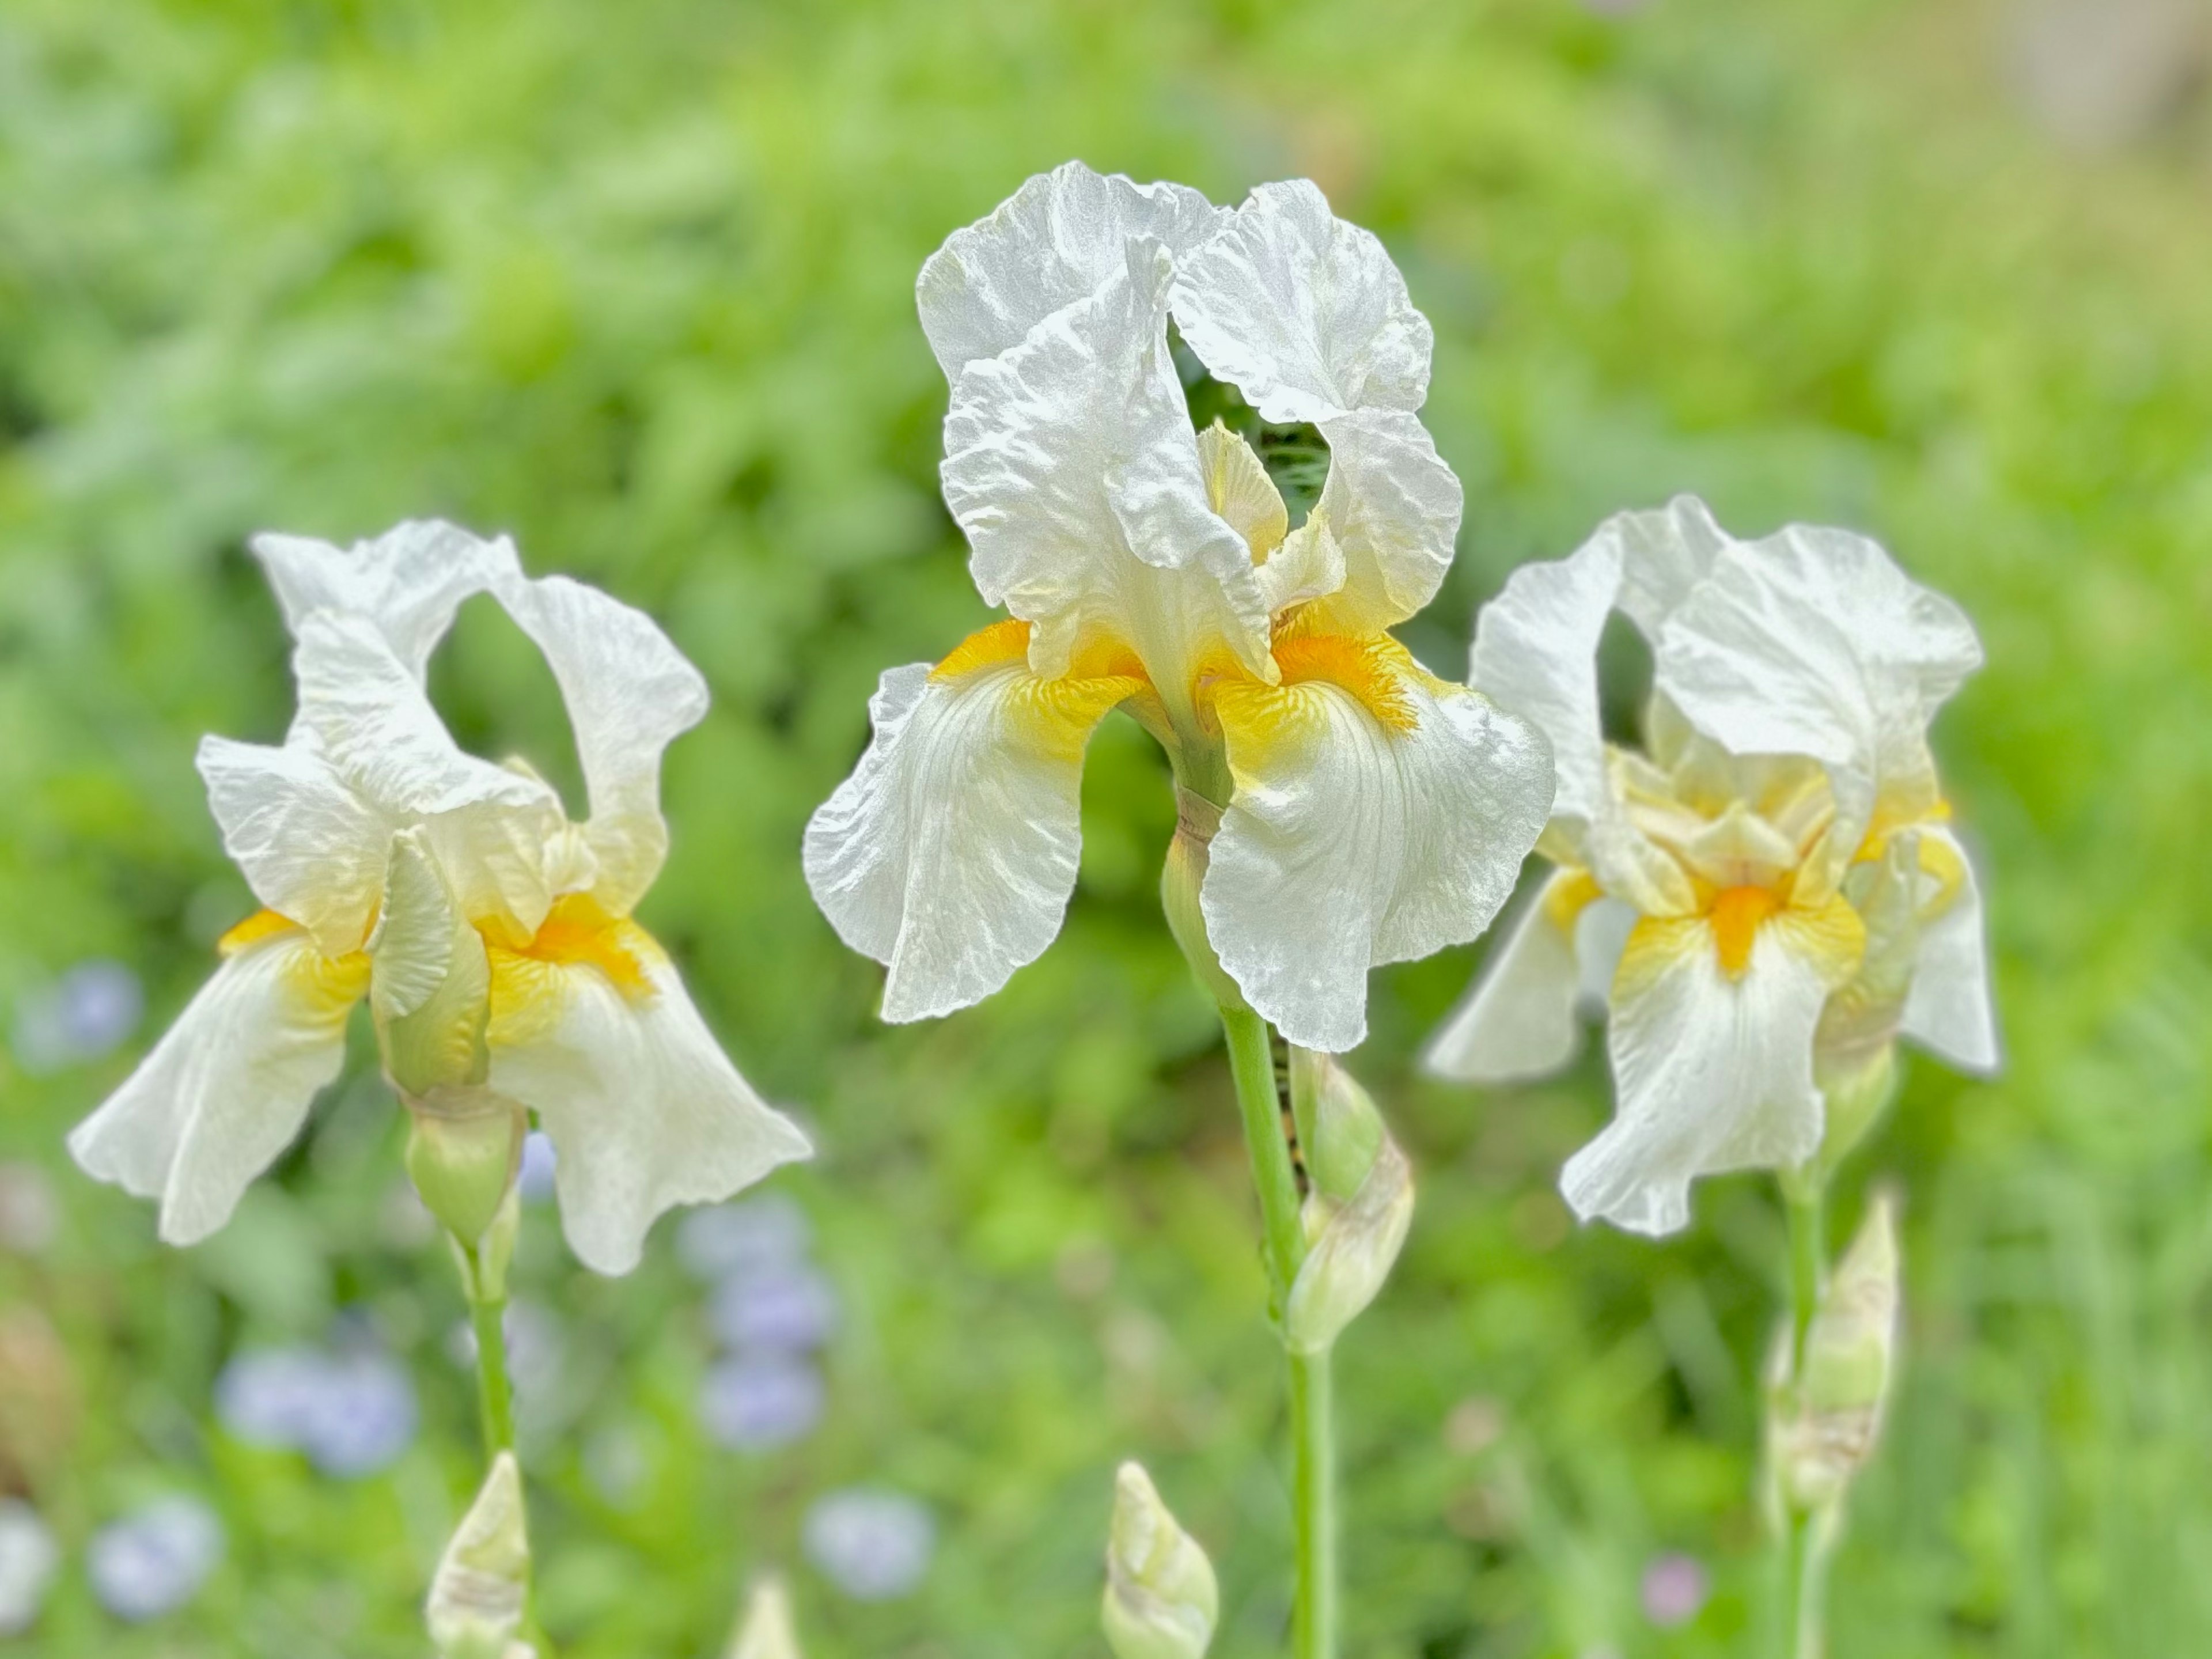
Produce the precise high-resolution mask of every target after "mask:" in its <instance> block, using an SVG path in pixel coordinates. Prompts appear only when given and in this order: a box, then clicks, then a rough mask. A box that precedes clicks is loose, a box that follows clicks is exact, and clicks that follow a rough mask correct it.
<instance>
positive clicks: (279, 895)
mask: <svg viewBox="0 0 2212 1659" xmlns="http://www.w3.org/2000/svg"><path fill="white" fill-rule="evenodd" d="M199 769H200V776H201V777H202V778H204V780H206V782H207V791H208V804H209V805H210V807H211V808H212V809H213V810H214V812H215V819H216V823H218V824H220V825H221V826H222V845H223V850H224V851H225V852H227V853H228V854H230V856H231V859H232V861H233V862H234V863H235V864H236V865H237V866H238V867H239V868H240V870H241V871H243V872H245V875H246V884H247V885H248V886H250V887H251V888H252V889H253V896H254V897H256V898H258V899H259V900H260V901H261V902H262V903H264V904H265V905H267V906H268V907H269V908H270V909H271V910H274V911H276V913H277V914H278V915H282V916H284V917H286V918H287V919H289V920H290V921H295V922H297V923H298V924H299V925H300V926H301V927H304V928H306V929H307V932H308V933H310V934H312V935H313V938H314V941H315V944H316V945H318V946H319V948H320V949H321V950H322V951H324V952H325V954H326V955H330V956H342V955H343V954H344V953H345V952H347V951H354V950H358V949H359V948H360V946H361V942H362V938H363V937H364V936H365V935H366V934H367V933H368V927H369V922H370V921H371V920H372V919H373V917H374V915H375V911H376V905H377V900H378V898H379V897H380V895H381V894H382V893H383V890H384V866H385V860H386V854H387V853H388V851H389V849H390V846H391V841H392V823H391V821H390V820H389V819H388V818H387V817H386V816H385V815H384V814H383V813H381V812H380V811H377V810H376V808H375V807H374V806H372V805H370V804H369V803H368V801H366V800H364V799H362V797H361V796H360V795H358V794H357V793H355V792H354V790H353V789H352V788H351V787H349V786H348V785H347V783H346V781H345V780H344V779H343V778H341V777H340V776H339V775H337V772H336V771H335V770H334V769H332V768H331V764H330V763H329V762H328V761H326V760H325V759H324V758H323V757H321V756H320V755H319V754H315V753H313V752H312V751H310V750H305V749H301V748H296V747H289V746H288V747H286V748H283V749H270V748H267V747H264V745H262V744H251V743H234V742H232V741H231V740H230V739H229V738H202V739H201V740H200V751H199Z"/></svg>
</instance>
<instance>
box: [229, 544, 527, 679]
mask: <svg viewBox="0 0 2212 1659" xmlns="http://www.w3.org/2000/svg"><path fill="white" fill-rule="evenodd" d="M252 547H253V552H254V556H256V557H257V558H258V559H259V560H260V561H261V563H262V568H264V569H265V570H266V571H267V572H268V573H269V582H270V586H272V587H274V588H275V589H276V603H277V605H279V606H280V607H281V608H282V609H283V612H284V622H285V625H286V626H287V627H289V629H291V630H292V632H293V633H294V634H295V635H297V634H298V633H299V631H300V624H301V623H303V622H304V621H306V620H307V617H308V616H309V615H310V614H311V613H313V612H314V611H323V610H331V611H350V612H353V613H354V614H356V615H357V616H362V617H367V618H368V620H369V621H370V622H372V623H374V624H375V625H376V627H377V629H379V630H380V632H381V633H382V634H383V635H384V637H385V639H386V641H388V642H389V643H390V645H391V647H392V654H393V655H394V656H396V657H398V659H399V661H400V663H401V665H403V666H404V667H405V669H406V670H407V671H408V672H409V673H410V674H411V675H413V676H414V677H415V678H416V679H417V680H420V679H421V678H422V668H423V665H424V664H426V663H427V662H428V661H429V659H430V653H431V652H432V651H433V650H434V649H435V647H436V646H437V643H438V641H440V640H441V638H443V637H444V635H445V632H446V630H447V629H448V628H449V627H451V626H452V625H453V612H454V611H456V610H458V609H459V606H460V603H461V601H462V600H464V599H467V598H468V597H469V596H470V595H471V594H472V593H479V592H483V590H484V589H485V588H487V587H489V586H491V585H492V583H493V582H494V581H495V580H497V579H498V578H499V577H500V576H501V574H504V573H506V572H507V571H511V570H513V568H514V548H513V544H512V543H510V542H508V541H507V538H505V537H503V536H502V537H501V538H499V539H498V540H497V541H490V542H488V541H485V540H483V538H481V537H477V536H472V535H471V534H470V533H469V532H467V531H465V530H463V529H461V528H459V526H454V525H450V524H441V523H439V522H437V521H436V520H429V521H427V522H409V523H406V524H402V525H398V526H394V527H393V528H392V529H390V530H387V531H386V532H384V534H383V535H381V536H379V537H377V538H374V540H372V541H365V542H356V543H355V544H353V545H352V546H351V547H350V548H345V549H340V548H337V547H334V546H332V545H331V544H330V543H328V542H319V541H315V540H313V539H312V538H309V537H306V536H283V535H276V534H264V535H259V536H256V537H255V538H253V542H252Z"/></svg>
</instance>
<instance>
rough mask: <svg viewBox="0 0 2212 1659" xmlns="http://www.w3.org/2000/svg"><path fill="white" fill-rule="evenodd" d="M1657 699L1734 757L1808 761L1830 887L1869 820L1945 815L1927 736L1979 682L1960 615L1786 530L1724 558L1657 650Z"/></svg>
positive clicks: (1876, 568)
mask: <svg viewBox="0 0 2212 1659" xmlns="http://www.w3.org/2000/svg"><path fill="white" fill-rule="evenodd" d="M1653 643H1654V647H1655V651H1654V657H1655V669H1656V671H1655V675H1654V680H1655V684H1656V689H1657V690H1659V691H1660V692H1661V693H1662V694H1663V695H1664V696H1668V697H1670V698H1672V699H1673V700H1674V703H1675V705H1676V706H1677V707H1678V708H1680V709H1681V711H1682V712H1683V713H1684V714H1686V715H1687V716H1688V717H1689V718H1690V720H1692V722H1693V723H1694V724H1695V725H1696V726H1697V727H1698V728H1699V730H1700V731H1702V732H1705V734H1706V735H1707V736H1709V737H1711V738H1714V739H1715V740H1716V741H1717V742H1719V743H1720V744H1723V745H1725V746H1726V747H1727V748H1729V749H1730V750H1734V751H1735V752H1736V753H1737V754H1740V755H1751V754H1796V755H1809V756H1811V757H1813V758H1814V759H1815V760H1817V761H1819V762H1820V763H1821V764H1822V765H1823V766H1825V767H1826V768H1827V769H1828V775H1829V778H1830V780H1831V782H1832V787H1833V789H1834V792H1835V797H1836V809H1837V821H1836V827H1835V829H1833V830H1832V833H1831V835H1830V836H1829V840H1828V846H1827V850H1826V854H1825V856H1824V858H1823V859H1822V860H1820V867H1819V869H1818V870H1817V871H1816V872H1815V874H1816V880H1817V882H1819V883H1824V884H1828V885H1832V884H1833V883H1834V882H1835V881H1836V880H1837V879H1838V878H1840V876H1841V874H1842V872H1843V869H1844V866H1846V865H1847V864H1848V863H1849V862H1850V860H1851V859H1853V858H1854V857H1856V856H1857V853H1858V851H1859V845H1860V842H1861V840H1862V838H1863V836H1865V834H1866V832H1867V830H1868V829H1869V826H1871V825H1874V824H1875V823H1876V821H1877V819H1879V820H1881V821H1882V822H1885V823H1905V822H1911V821H1913V820H1916V819H1920V818H1924V817H1928V816H1929V815H1930V814H1931V813H1933V812H1935V811H1937V810H1939V808H1940V805H1941V796H1940V795H1939V793H1938V792H1937V788H1936V768H1935V762H1934V760H1933V759H1932V757H1930V756H1929V750H1928V727H1929V723H1930V721H1932V720H1934V718H1935V715H1936V709H1937V708H1940V707H1941V706H1942V703H1943V702H1944V701H1945V700H1946V699H1947V698H1948V697H1949V696H1951V694H1952V693H1953V692H1954V691H1955V690H1958V689H1959V686H1960V684H1961V683H1962V682H1963V681H1964V680H1965V679H1966V676H1967V675H1968V674H1970V673H1972V671H1974V670H1975V669H1976V668H1978V666H1980V665H1981V660H1982V648H1981V643H1980V641H1978V640H1977V639H1976V638H1975V637H1974V629H1973V624H1972V623H1970V622H1968V621H1967V619H1966V613H1965V612H1964V611H1960V609H1959V607H1958V606H1957V605H1954V604H1953V603H1952V602H1951V601H1950V600H1949V599H1945V598H1944V597H1943V596H1942V594H1940V593H1936V592H1932V591H1930V590H1929V589H1928V588H1925V587H1923V586H1920V585H1919V584H1918V583H1917V582H1915V581H1913V580H1911V578H1910V577H1908V576H1906V575H1905V573H1904V572H1903V571H1902V570H1899V568H1897V566H1896V565H1895V563H1893V562H1892V561H1891V559H1890V557H1889V556H1888V555H1887V553H1885V552H1883V551H1882V550H1881V547H1880V546H1879V545H1878V544H1875V543H1874V542H1872V541H1869V539H1867V538H1865V537H1863V536H1858V535H1854V534H1852V533H1851V532H1849V531H1844V530H1828V529H1821V528H1818V527H1815V526H1804V525H1792V526H1790V527H1788V528H1787V529H1785V530H1783V531H1781V532H1778V534H1776V535H1772V536H1770V537H1767V538H1765V540H1763V541H1758V542H1736V543H1732V544H1729V547H1727V548H1726V549H1725V550H1723V552H1722V553H1720V554H1719V556H1717V558H1716V559H1715V560H1714V562H1713V564H1712V567H1711V572H1710V574H1709V575H1708V578H1707V580H1705V581H1703V582H1700V583H1699V585H1698V586H1697V587H1696V588H1695V590H1694V591H1693V592H1692V593H1691V594H1690V595H1689V596H1688V597H1687V598H1686V599H1685V600H1684V601H1683V602H1682V604H1681V605H1680V607H1679V608H1678V609H1677V610H1675V611H1674V613H1673V614H1672V615H1671V616H1670V617H1668V619H1667V623H1666V624H1665V626H1664V627H1663V628H1662V629H1661V630H1660V633H1659V636H1658V638H1657V639H1656V640H1655V641H1654V642H1653Z"/></svg>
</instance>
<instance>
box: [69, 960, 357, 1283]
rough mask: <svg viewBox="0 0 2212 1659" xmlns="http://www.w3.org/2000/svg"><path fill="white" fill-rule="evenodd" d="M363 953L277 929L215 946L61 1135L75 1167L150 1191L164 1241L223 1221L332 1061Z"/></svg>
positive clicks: (285, 1137)
mask: <svg viewBox="0 0 2212 1659" xmlns="http://www.w3.org/2000/svg"><path fill="white" fill-rule="evenodd" d="M367 983H368V969H367V958H365V957H349V958H347V959H344V960H342V961H337V962H332V961H331V960H329V959H328V958H325V957H324V956H322V954H321V953H320V952H319V951H317V950H316V949H315V948H314V946H313V944H311V943H310V942H309V940H308V939H307V935H306V934H304V933H298V932H294V931H289V930H288V931H286V932H284V933H279V934H276V935H274V936H273V937H271V938H269V939H264V940H262V941H259V942H258V943H255V944H252V945H246V946H245V947H244V948H243V949H241V950H240V951H237V952H236V953H235V954H234V955H233V956H230V957H227V958H226V959H225V960H224V962H223V963H222V966H221V967H219V968H217V969H216V971H215V975H214V976H213V977H212V978H210V980H209V981H208V982H207V983H206V984H205V985H204V986H203V987H200V992H199V994H198V995H197V996H196V997H194V998H193V999H192V1000H191V1005H190V1006H188V1007H186V1008H185V1012H183V1013H182V1014H181V1015H180V1016H179V1017H178V1019H177V1023H176V1024H174V1025H173V1026H171V1027H170V1028H169V1030H168V1032H167V1035H165V1036H163V1037H162V1038H161V1042H159V1043H157V1044H156V1045H155V1048H154V1052H153V1053H152V1054H149V1055H147V1056H146V1058H145V1060H143V1061H142V1062H141V1063H140V1065H139V1066H138V1069H137V1071H135V1072H133V1073H131V1076H130V1078H129V1079H127V1080H126V1081H125V1083H124V1085H123V1086H122V1087H121V1088H119V1089H118V1090H117V1091H115V1092H114V1093H113V1094H112V1095H111V1096H109V1097H108V1098H107V1101H106V1104H104V1105H103V1106H101V1107H100V1109H99V1110H98V1111H96V1112H94V1114H93V1115H91V1116H90V1117H88V1118H87V1119H86V1120H85V1121H83V1122H82V1123H81V1124H79V1125H78V1126H77V1127H76V1130H75V1132H74V1133H71V1134H70V1139H69V1145H70V1152H72V1153H73V1154H74V1155H75V1156H76V1161H77V1162H78V1163H79V1164H82V1165H83V1167H84V1169H85V1170H86V1172H87V1173H88V1174H90V1175H93V1176H98V1177H99V1178H100V1180H102V1181H112V1182H116V1183H117V1184H118V1185H119V1186H121V1187H122V1188H124V1189H125V1191H127V1192H130V1193H133V1194H137V1196H138V1197H140V1198H155V1199H159V1200H161V1237H162V1239H163V1240H164V1242H166V1243H171V1244H191V1243H197V1241H198V1240H200V1239H203V1238H205V1237H207V1236H208V1235H209V1234H210V1233H212V1232H214V1231H216V1229H217V1228H219V1227H221V1226H222V1224H223V1223H224V1222H226V1221H228V1219H230V1214H231V1212H232V1211H233V1210H234V1209H236V1208H237V1207H238V1200H239V1199H240V1196H241V1195H242V1194H244V1193H245V1191H246V1188H247V1187H248V1186H249V1185H250V1184H251V1183H252V1181H253V1178H254V1177H255V1176H258V1175H259V1174H260V1173H261V1172H262V1171H263V1170H265V1169H267V1168H268V1167H269V1166H270V1164H272V1163H274V1162H275V1161H276V1155H277V1154H278V1153H279V1152H283V1150H284V1148H285V1147H286V1146H289V1145H290V1144H291V1142H292V1139H293V1138H294V1137H295V1135H297V1134H298V1133H299V1132H300V1126H301V1124H303V1123H305V1122H306V1121H307V1109H308V1108H309V1107H310V1106H311V1105H313V1103H314V1098H315V1092H316V1091H317V1090H319V1089H321V1088H323V1087H324V1086H325V1085H327V1084H329V1083H330V1082H331V1080H332V1079H335V1078H336V1077H337V1074H338V1068H339V1066H341V1065H343V1062H344V1060H345V1026H346V1015H347V1013H348V1012H349V1011H350V1010H351V1009H352V1007H353V1005H354V1004H355V1002H356V1001H357V1000H359V999H360V996H361V994H362V990H363V989H365V988H366V987H367Z"/></svg>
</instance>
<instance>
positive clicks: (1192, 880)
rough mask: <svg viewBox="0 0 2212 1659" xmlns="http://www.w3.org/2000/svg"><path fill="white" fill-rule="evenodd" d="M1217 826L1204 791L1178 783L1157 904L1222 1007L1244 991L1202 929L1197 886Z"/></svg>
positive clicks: (1217, 812) (1216, 813)
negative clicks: (1173, 827) (1173, 822)
mask: <svg viewBox="0 0 2212 1659" xmlns="http://www.w3.org/2000/svg"><path fill="white" fill-rule="evenodd" d="M1220 828H1221V809H1220V808H1219V807H1218V806H1216V805H1214V804H1213V803H1212V801H1210V800H1207V799H1206V798H1205V797H1204V796H1203V795H1197V794H1194V793H1191V792H1190V791H1189V790H1188V789H1185V788H1182V787H1180V786H1178V787H1177V788H1176V833H1175V839H1174V840H1173V841H1171V842H1169V843H1168V857H1167V863H1166V865H1165V866H1163V867H1162V869H1161V871H1160V908H1161V910H1162V911H1163V912H1164V913H1165V915H1166V916H1167V919H1168V932H1170V933H1172V934H1174V935H1175V942H1176V944H1177V945H1181V946H1182V954H1183V957H1184V959H1185V960H1186V961H1188V963H1190V970H1191V972H1192V973H1194V974H1195V975H1198V982H1199V983H1200V985H1203V986H1204V987H1206V990H1207V991H1208V992H1209V993H1211V994H1212V997H1213V1000H1215V1001H1216V1002H1218V1003H1219V1004H1220V1005H1221V1006H1223V1007H1225V1008H1230V1009H1237V1010H1241V1009H1243V1007H1244V1006H1245V1004H1244V993H1243V991H1241V990H1240V989H1238V988H1237V981H1235V980H1233V979H1231V978H1230V977H1229V974H1228V970H1227V969H1225V968H1223V967H1222V965H1221V958H1220V957H1218V956H1216V955H1214V953H1213V943H1212V940H1211V939H1208V938H1207V937H1206V915H1205V913H1204V911H1203V910H1202V909H1201V908H1200V905H1199V897H1198V896H1199V889H1200V887H1202V886H1203V885H1204V884H1205V883H1206V848H1208V847H1209V846H1211V845H1212V842H1213V835H1214V831H1216V830H1217V829H1220Z"/></svg>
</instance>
